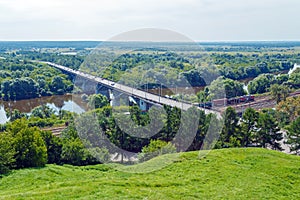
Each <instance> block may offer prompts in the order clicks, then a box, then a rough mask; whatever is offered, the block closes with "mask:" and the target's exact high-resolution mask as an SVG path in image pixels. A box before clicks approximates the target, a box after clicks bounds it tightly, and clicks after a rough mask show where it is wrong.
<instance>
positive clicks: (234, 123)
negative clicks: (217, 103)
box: [216, 107, 241, 148]
mask: <svg viewBox="0 0 300 200" xmlns="http://www.w3.org/2000/svg"><path fill="white" fill-rule="evenodd" d="M239 139H240V126H239V117H238V115H237V113H236V111H235V110H234V108H232V107H228V108H227V109H226V111H225V117H224V126H223V129H222V132H221V135H220V138H219V141H218V142H217V144H216V147H217V148H228V147H239V146H240V145H241V144H240V141H239Z"/></svg>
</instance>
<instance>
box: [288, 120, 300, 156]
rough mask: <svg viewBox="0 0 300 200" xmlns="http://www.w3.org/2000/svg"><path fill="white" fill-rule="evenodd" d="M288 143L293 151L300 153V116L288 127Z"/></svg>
mask: <svg viewBox="0 0 300 200" xmlns="http://www.w3.org/2000/svg"><path fill="white" fill-rule="evenodd" d="M287 130H288V131H287V137H288V138H287V144H289V145H290V148H291V152H295V153H296V154H297V155H299V154H300V117H298V118H297V119H296V120H295V121H293V122H292V123H291V124H290V126H289V127H288V129H287Z"/></svg>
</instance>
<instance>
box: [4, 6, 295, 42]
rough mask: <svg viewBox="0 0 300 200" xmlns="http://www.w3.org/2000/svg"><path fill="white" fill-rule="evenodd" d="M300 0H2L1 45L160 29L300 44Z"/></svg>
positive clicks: (197, 37) (207, 37)
mask: <svg viewBox="0 0 300 200" xmlns="http://www.w3.org/2000/svg"><path fill="white" fill-rule="evenodd" d="M299 17H300V1H299V0H0V27H1V29H0V30H1V31H0V41H7V40H109V39H110V38H112V37H114V36H116V35H118V34H120V33H124V32H127V31H132V30H136V29H141V28H158V29H167V30H171V31H174V32H178V33H180V34H182V35H185V36H186V37H188V38H190V39H191V40H194V41H253V40H267V41H268V40H272V41H275V40H300V23H299V20H298V19H299Z"/></svg>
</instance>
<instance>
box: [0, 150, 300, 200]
mask: <svg viewBox="0 0 300 200" xmlns="http://www.w3.org/2000/svg"><path fill="white" fill-rule="evenodd" d="M169 157H171V158H170V159H173V158H172V155H166V156H164V157H160V158H156V159H153V160H150V161H149V162H152V164H153V165H155V163H159V162H161V161H162V160H163V159H167V158H169ZM134 167H138V166H134ZM134 167H131V169H133V171H134ZM142 167H143V166H142ZM74 198H78V199H300V157H297V156H292V155H286V154H284V153H280V152H275V151H271V150H265V149H254V148H253V149H222V150H214V151H211V152H210V153H209V154H207V155H206V156H205V157H201V158H199V152H188V153H182V154H180V156H179V157H178V158H175V161H174V162H173V163H172V164H170V165H168V166H167V167H165V168H163V169H161V170H157V171H153V172H150V173H128V172H122V171H119V170H116V169H115V168H113V167H112V166H108V165H95V166H86V167H74V166H68V165H64V166H57V165H47V166H46V167H45V168H40V169H24V170H16V171H13V172H12V173H10V174H9V175H7V176H4V177H3V178H1V179H0V199H74Z"/></svg>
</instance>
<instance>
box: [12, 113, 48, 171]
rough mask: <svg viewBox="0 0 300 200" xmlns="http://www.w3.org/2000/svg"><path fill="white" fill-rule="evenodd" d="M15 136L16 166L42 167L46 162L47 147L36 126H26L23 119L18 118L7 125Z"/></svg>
mask: <svg viewBox="0 0 300 200" xmlns="http://www.w3.org/2000/svg"><path fill="white" fill-rule="evenodd" d="M8 132H9V133H11V134H12V136H13V137H14V138H15V141H14V147H15V150H16V152H17V153H16V156H15V158H16V166H17V168H26V167H42V166H44V165H45V164H46V163H47V148H46V145H45V143H44V141H43V138H42V136H41V131H40V130H39V129H38V128H36V127H28V125H27V123H26V121H25V119H18V120H16V121H14V122H13V123H12V124H10V126H9V127H8Z"/></svg>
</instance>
